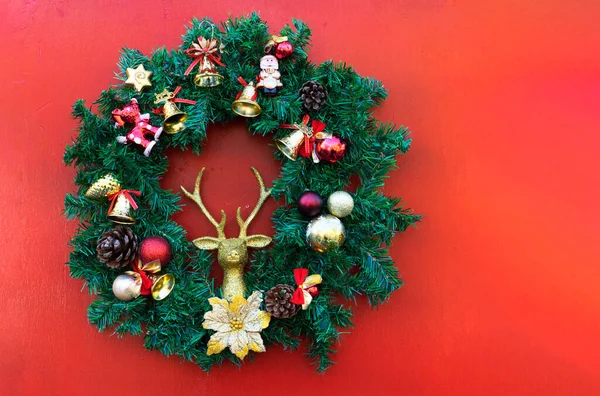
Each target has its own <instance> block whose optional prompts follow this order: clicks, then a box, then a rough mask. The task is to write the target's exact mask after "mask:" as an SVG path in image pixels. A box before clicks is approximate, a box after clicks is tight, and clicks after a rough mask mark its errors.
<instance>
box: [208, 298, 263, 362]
mask: <svg viewBox="0 0 600 396" xmlns="http://www.w3.org/2000/svg"><path fill="white" fill-rule="evenodd" d="M262 300H263V298H262V293H261V292H258V291H255V292H253V293H252V294H251V295H250V297H248V300H246V299H245V298H244V297H243V296H241V295H236V296H235V297H233V298H232V300H231V302H228V301H227V300H224V299H222V298H218V297H212V298H209V299H208V302H209V303H210V305H211V306H212V311H209V312H207V313H205V314H204V322H202V326H203V327H204V328H205V329H209V330H214V331H215V333H214V334H213V335H212V336H211V337H210V340H209V341H208V349H207V351H206V354H207V355H213V354H216V353H220V352H221V351H223V350H224V349H225V348H227V347H229V350H230V351H231V352H232V353H234V354H235V355H236V356H237V357H238V358H240V359H244V357H246V355H247V354H248V351H254V352H264V351H265V345H264V344H263V340H262V337H261V336H260V332H261V331H262V329H266V328H267V327H268V326H269V322H270V320H271V315H269V314H268V313H267V312H264V311H261V310H260V304H261V302H262Z"/></svg>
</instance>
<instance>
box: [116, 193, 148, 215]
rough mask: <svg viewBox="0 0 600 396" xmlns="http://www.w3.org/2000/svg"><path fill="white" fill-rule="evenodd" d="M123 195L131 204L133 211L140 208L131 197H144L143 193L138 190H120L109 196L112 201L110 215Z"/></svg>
mask: <svg viewBox="0 0 600 396" xmlns="http://www.w3.org/2000/svg"><path fill="white" fill-rule="evenodd" d="M121 194H123V195H124V196H125V198H127V200H128V201H129V203H130V204H131V207H132V208H133V210H136V209H137V208H138V206H137V204H136V203H135V201H134V200H133V197H132V196H131V194H133V195H137V196H138V197H139V196H140V195H142V193H141V192H139V191H136V190H119V191H117V192H116V193H114V194H110V195H109V196H108V199H109V200H110V207H109V208H108V213H110V212H111V211H112V210H113V208H114V207H115V202H117V197H118V196H119V195H121Z"/></svg>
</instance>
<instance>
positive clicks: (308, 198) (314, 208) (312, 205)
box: [298, 191, 323, 217]
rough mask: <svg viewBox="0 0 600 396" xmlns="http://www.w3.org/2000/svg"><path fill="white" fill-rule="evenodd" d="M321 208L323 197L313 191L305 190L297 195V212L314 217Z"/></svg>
mask: <svg viewBox="0 0 600 396" xmlns="http://www.w3.org/2000/svg"><path fill="white" fill-rule="evenodd" d="M321 210H323V198H322V197H321V196H320V195H319V194H317V193H316V192H313V191H305V192H303V193H302V194H300V197H298V212H300V214H301V215H303V216H306V217H315V216H317V215H318V214H320V213H321Z"/></svg>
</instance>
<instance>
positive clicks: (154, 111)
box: [152, 85, 198, 114]
mask: <svg viewBox="0 0 600 396" xmlns="http://www.w3.org/2000/svg"><path fill="white" fill-rule="evenodd" d="M180 91H181V85H180V86H178V87H177V88H175V91H173V98H171V99H169V102H173V103H185V104H191V105H195V104H196V103H198V102H196V101H195V100H190V99H179V98H175V96H177V94H178V93H179V92H180ZM164 107H165V106H160V107H159V108H157V109H152V112H153V113H154V114H164Z"/></svg>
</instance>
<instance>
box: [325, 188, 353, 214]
mask: <svg viewBox="0 0 600 396" xmlns="http://www.w3.org/2000/svg"><path fill="white" fill-rule="evenodd" d="M352 209H354V199H353V198H352V195H350V194H348V193H347V192H346V191H336V192H334V193H333V194H331V195H330V196H329V198H327V210H329V213H331V214H332V215H334V216H335V217H346V216H348V215H349V214H350V213H352Z"/></svg>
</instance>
